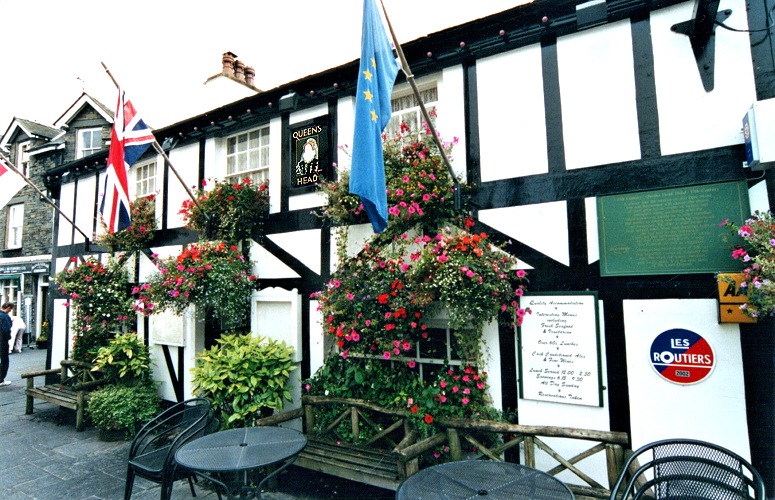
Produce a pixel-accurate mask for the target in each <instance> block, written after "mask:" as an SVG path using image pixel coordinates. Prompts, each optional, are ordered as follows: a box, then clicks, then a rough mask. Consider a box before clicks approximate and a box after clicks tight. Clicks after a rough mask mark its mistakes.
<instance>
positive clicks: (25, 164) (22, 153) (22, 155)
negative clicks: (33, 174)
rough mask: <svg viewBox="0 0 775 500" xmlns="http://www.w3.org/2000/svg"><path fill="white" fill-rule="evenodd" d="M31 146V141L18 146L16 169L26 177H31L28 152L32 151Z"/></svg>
mask: <svg viewBox="0 0 775 500" xmlns="http://www.w3.org/2000/svg"><path fill="white" fill-rule="evenodd" d="M31 144H32V143H31V142H30V141H26V142H20V143H19V144H17V145H16V168H18V169H19V172H21V173H23V174H24V176H25V177H29V175H30V172H29V166H30V154H29V153H28V152H27V150H28V149H30V145H31Z"/></svg>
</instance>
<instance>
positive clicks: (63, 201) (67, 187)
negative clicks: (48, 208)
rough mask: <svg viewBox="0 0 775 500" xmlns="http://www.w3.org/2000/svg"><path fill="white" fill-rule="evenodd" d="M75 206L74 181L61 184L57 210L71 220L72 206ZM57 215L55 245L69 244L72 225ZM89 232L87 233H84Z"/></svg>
mask: <svg viewBox="0 0 775 500" xmlns="http://www.w3.org/2000/svg"><path fill="white" fill-rule="evenodd" d="M74 206H75V183H74V182H68V183H65V184H62V187H61V188H60V191H59V210H61V211H62V213H64V214H65V215H67V217H69V218H70V220H73V207H74ZM58 217H59V234H57V245H70V244H71V243H72V242H73V226H72V225H71V224H70V223H69V222H67V220H65V218H64V217H62V216H61V215H59V216H58ZM86 234H89V233H86Z"/></svg>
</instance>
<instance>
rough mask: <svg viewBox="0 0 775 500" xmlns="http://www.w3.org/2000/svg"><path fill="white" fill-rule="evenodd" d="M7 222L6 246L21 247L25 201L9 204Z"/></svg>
mask: <svg viewBox="0 0 775 500" xmlns="http://www.w3.org/2000/svg"><path fill="white" fill-rule="evenodd" d="M6 222H7V224H6V228H7V229H6V233H5V247H6V248H21V247H22V236H23V230H24V203H16V204H14V205H8V219H7V221H6Z"/></svg>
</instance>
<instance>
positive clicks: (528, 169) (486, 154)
mask: <svg viewBox="0 0 775 500" xmlns="http://www.w3.org/2000/svg"><path fill="white" fill-rule="evenodd" d="M476 84H477V91H478V97H479V144H480V158H481V175H482V182H489V181H495V180H499V179H508V178H512V177H524V176H527V175H535V174H545V173H547V172H548V171H549V160H548V158H547V148H546V117H545V109H544V86H543V73H542V65H541V47H540V46H539V45H538V44H536V45H530V46H528V47H522V48H519V49H516V50H513V51H510V52H506V53H503V54H498V55H494V56H491V57H486V58H483V59H479V60H478V61H477V62H476ZM506 123H507V124H508V126H507V127H504V124H506Z"/></svg>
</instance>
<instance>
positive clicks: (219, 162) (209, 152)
mask: <svg viewBox="0 0 775 500" xmlns="http://www.w3.org/2000/svg"><path fill="white" fill-rule="evenodd" d="M270 140H271V133H270ZM225 176H226V139H225V138H223V137H210V138H209V139H207V140H206V141H205V180H207V179H211V178H212V179H223V178H224V177H225Z"/></svg>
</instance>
